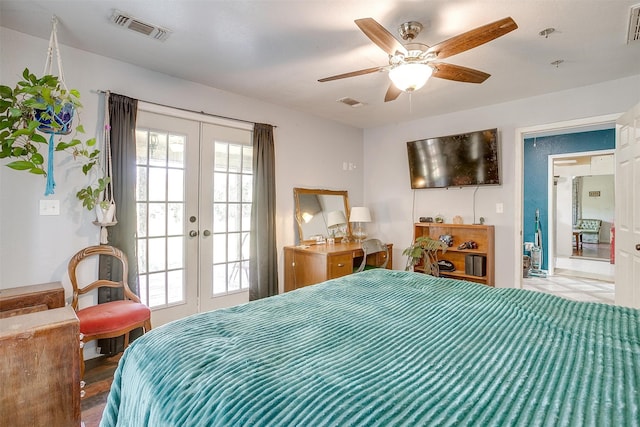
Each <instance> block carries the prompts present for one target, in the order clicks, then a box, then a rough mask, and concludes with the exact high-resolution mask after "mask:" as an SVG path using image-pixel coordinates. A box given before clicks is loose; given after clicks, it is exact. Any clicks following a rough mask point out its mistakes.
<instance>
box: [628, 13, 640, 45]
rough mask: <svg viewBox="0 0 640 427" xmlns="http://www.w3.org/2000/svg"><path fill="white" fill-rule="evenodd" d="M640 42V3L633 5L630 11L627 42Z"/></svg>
mask: <svg viewBox="0 0 640 427" xmlns="http://www.w3.org/2000/svg"><path fill="white" fill-rule="evenodd" d="M638 42H640V4H637V5H635V6H632V7H631V10H630V11H629V33H628V35H627V43H638Z"/></svg>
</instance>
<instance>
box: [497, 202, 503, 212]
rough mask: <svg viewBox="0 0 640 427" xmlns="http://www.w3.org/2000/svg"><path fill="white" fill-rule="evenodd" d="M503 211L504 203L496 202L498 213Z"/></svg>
mask: <svg viewBox="0 0 640 427" xmlns="http://www.w3.org/2000/svg"><path fill="white" fill-rule="evenodd" d="M503 212H504V204H503V203H496V213H503Z"/></svg>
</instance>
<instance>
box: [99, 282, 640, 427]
mask: <svg viewBox="0 0 640 427" xmlns="http://www.w3.org/2000/svg"><path fill="white" fill-rule="evenodd" d="M468 425H473V426H538V425H539V426H552V425H553V426H555V425H567V426H568V425H571V426H584V425H591V426H640V310H635V309H630V308H623V307H617V306H610V305H605V304H598V303H580V302H573V301H568V300H565V299H561V298H558V297H554V296H551V295H546V294H542V293H537V292H531V291H524V290H518V289H494V288H490V287H487V286H483V285H479V284H475V283H469V282H462V281H457V280H449V279H438V278H434V277H431V276H427V275H423V274H417V273H411V272H403V271H390V270H371V271H365V272H363V273H358V274H353V275H350V276H347V277H343V278H341V279H336V280H331V281H328V282H324V283H321V284H318V285H315V286H309V287H306V288H303V289H299V290H296V291H293V292H289V293H286V294H284V295H278V296H275V297H272V298H267V299H263V300H260V301H255V302H250V303H248V304H244V305H240V306H237V307H232V308H228V309H221V310H216V311H212V312H208V313H202V314H197V315H194V316H191V317H188V318H185V319H181V320H178V321H175V322H172V323H169V324H167V325H164V326H161V327H158V328H156V329H154V330H152V331H151V332H149V333H148V334H146V335H144V336H142V337H141V338H139V339H138V340H136V341H135V342H134V343H133V344H132V345H131V346H130V347H129V348H128V349H127V351H126V352H125V354H124V356H123V357H122V359H121V361H120V364H119V366H118V369H117V370H116V373H115V378H114V382H113V385H112V387H111V391H110V394H109V398H108V401H107V405H106V407H105V410H104V414H103V417H102V422H101V426H105V427H106V426H136V427H137V426H154V427H160V426H269V427H272V426H311V427H314V426H341V427H342V426H468Z"/></svg>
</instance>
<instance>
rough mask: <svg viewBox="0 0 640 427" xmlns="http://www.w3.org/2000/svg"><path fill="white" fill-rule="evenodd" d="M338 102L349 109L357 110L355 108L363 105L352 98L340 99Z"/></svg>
mask: <svg viewBox="0 0 640 427" xmlns="http://www.w3.org/2000/svg"><path fill="white" fill-rule="evenodd" d="M338 102H341V103H343V104H346V105H348V106H349V107H353V108H357V107H362V106H363V105H364V103H362V102H360V101H358V100H355V99H353V98H348V97H347V98H340V99H338Z"/></svg>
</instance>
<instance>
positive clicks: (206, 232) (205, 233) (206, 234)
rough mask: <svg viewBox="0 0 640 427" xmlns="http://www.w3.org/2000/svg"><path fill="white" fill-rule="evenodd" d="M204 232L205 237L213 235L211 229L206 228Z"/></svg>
mask: <svg viewBox="0 0 640 427" xmlns="http://www.w3.org/2000/svg"><path fill="white" fill-rule="evenodd" d="M202 234H203V235H204V236H205V237H209V236H211V231H209V230H204V231H203V232H202Z"/></svg>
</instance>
